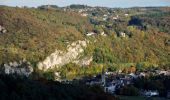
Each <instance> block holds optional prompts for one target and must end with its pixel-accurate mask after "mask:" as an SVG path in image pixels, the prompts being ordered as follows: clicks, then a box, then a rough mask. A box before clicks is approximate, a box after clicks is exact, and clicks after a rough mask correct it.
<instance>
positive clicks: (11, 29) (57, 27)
mask: <svg viewBox="0 0 170 100" xmlns="http://www.w3.org/2000/svg"><path fill="white" fill-rule="evenodd" d="M0 25H1V26H3V27H5V29H6V30H7V32H6V33H4V34H0V64H2V63H5V62H10V61H14V60H16V61H18V60H20V59H24V58H26V59H27V60H29V61H30V62H31V63H37V62H38V61H41V60H44V59H45V57H47V56H48V55H50V54H51V53H53V52H54V51H55V49H61V50H65V47H66V45H67V44H68V43H69V42H73V41H76V40H81V39H83V34H82V33H84V32H86V31H87V30H89V29H91V25H90V24H89V22H88V21H87V19H86V18H82V17H80V16H79V15H77V14H75V13H69V12H63V11H61V10H53V9H51V10H50V9H49V10H40V9H34V8H29V9H27V8H12V7H0Z"/></svg>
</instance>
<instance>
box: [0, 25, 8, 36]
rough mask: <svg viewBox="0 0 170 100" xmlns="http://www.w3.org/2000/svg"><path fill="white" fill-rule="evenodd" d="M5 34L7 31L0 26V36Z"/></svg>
mask: <svg viewBox="0 0 170 100" xmlns="http://www.w3.org/2000/svg"><path fill="white" fill-rule="evenodd" d="M6 32H7V30H6V29H5V28H4V27H3V26H1V25H0V34H3V33H6Z"/></svg>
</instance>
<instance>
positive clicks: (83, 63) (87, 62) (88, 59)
mask: <svg viewBox="0 0 170 100" xmlns="http://www.w3.org/2000/svg"><path fill="white" fill-rule="evenodd" d="M92 61H93V57H92V56H91V57H84V58H83V59H80V60H75V61H74V63H76V64H78V65H80V66H87V65H90V63H91V62H92Z"/></svg>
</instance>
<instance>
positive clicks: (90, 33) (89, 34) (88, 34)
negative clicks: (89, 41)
mask: <svg viewBox="0 0 170 100" xmlns="http://www.w3.org/2000/svg"><path fill="white" fill-rule="evenodd" d="M95 34H96V33H94V32H87V34H86V36H92V35H95Z"/></svg>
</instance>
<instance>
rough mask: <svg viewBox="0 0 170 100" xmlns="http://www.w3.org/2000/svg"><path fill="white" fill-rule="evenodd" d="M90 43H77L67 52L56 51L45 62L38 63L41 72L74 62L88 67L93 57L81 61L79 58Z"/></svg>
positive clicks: (68, 48)
mask: <svg viewBox="0 0 170 100" xmlns="http://www.w3.org/2000/svg"><path fill="white" fill-rule="evenodd" d="M87 44H88V41H87V40H85V41H80V40H79V41H76V42H73V43H72V44H70V45H68V46H67V50H66V51H61V50H56V51H55V52H54V53H52V54H51V55H49V56H48V57H47V58H46V59H45V60H44V61H42V62H39V63H38V65H37V66H38V68H39V69H40V70H44V71H46V70H47V69H50V68H54V67H58V66H62V65H65V64H67V63H70V62H73V63H76V64H79V65H88V64H89V63H90V62H91V61H92V57H85V58H82V59H80V60H79V57H80V56H81V54H82V53H83V52H84V49H83V48H86V47H87Z"/></svg>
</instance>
